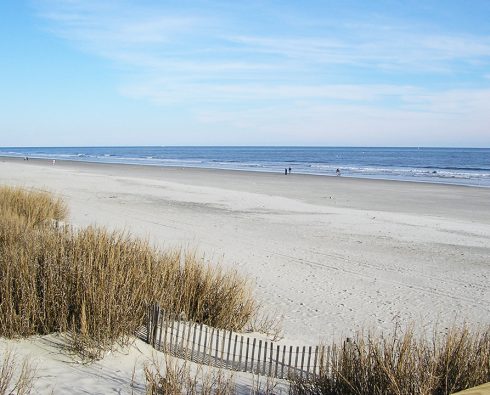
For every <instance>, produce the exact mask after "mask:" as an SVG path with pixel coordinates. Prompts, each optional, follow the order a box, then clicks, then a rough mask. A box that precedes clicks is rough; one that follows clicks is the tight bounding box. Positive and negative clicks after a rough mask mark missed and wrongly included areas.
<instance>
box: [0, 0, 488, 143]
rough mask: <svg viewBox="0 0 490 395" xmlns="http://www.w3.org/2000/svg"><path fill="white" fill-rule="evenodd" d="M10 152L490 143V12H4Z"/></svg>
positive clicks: (240, 8)
mask: <svg viewBox="0 0 490 395" xmlns="http://www.w3.org/2000/svg"><path fill="white" fill-rule="evenodd" d="M0 17H1V24H0V51H1V55H0V108H1V117H0V136H1V140H0V145H1V146H77V145H354V146H467V147H468V146H470V147H471V146H473V147H489V146H490V126H489V125H490V2H489V1H487V0H472V1H463V0H460V1H452V0H444V1H442V0H441V1H410V0H405V1H401V0H400V1H395V0H393V1H365V0H358V1H353V0H352V1H349V0H344V1H327V0H324V1H303V2H298V1H265V0H264V1H246V2H235V1H211V0H207V1H206V0H203V1H185V0H184V1H149V0H143V1H93V0H65V1H62V0H34V1H25V2H23V1H14V0H5V1H2V2H0Z"/></svg>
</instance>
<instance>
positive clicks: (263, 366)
mask: <svg viewBox="0 0 490 395" xmlns="http://www.w3.org/2000/svg"><path fill="white" fill-rule="evenodd" d="M268 349H269V347H268V344H267V342H265V343H264V358H263V361H262V374H264V375H265V367H266V363H267V351H268Z"/></svg>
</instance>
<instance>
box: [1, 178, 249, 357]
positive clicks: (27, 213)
mask: <svg viewBox="0 0 490 395" xmlns="http://www.w3.org/2000/svg"><path fill="white" fill-rule="evenodd" d="M66 215H67V209H66V206H65V204H64V203H63V202H62V201H61V200H60V199H56V198H54V197H52V196H51V195H49V194H47V193H45V192H35V191H26V190H22V189H18V188H8V187H3V188H0V248H1V254H0V336H3V337H8V338H13V337H19V336H30V335H34V334H48V333H52V332H67V333H69V334H70V335H71V337H72V340H73V345H74V346H75V347H76V349H77V350H78V351H79V352H81V353H82V354H83V353H86V354H87V355H88V356H93V357H96V356H98V355H99V354H100V353H101V352H102V351H103V350H104V349H106V348H107V347H111V346H112V345H113V344H114V343H115V342H122V343H123V344H124V343H125V342H126V341H127V340H128V339H129V338H130V337H131V336H132V335H133V334H134V333H135V331H136V329H137V328H138V327H139V326H141V325H143V324H144V320H145V314H146V312H147V307H148V305H149V304H150V303H159V304H160V306H161V307H162V308H164V309H167V310H170V311H172V312H173V313H176V314H185V316H186V317H187V318H189V319H192V320H194V321H197V322H203V323H205V324H208V325H212V326H215V327H219V328H225V329H232V330H240V329H242V328H243V327H244V326H245V325H246V324H247V323H248V322H249V321H250V319H251V317H252V316H253V315H254V313H255V311H256V303H255V301H254V299H253V297H252V295H251V292H250V287H249V284H248V282H247V281H246V280H245V279H243V278H242V277H240V276H239V275H238V274H237V273H235V272H233V271H223V270H222V269H220V268H218V267H216V266H211V265H208V264H206V263H205V262H204V261H203V260H201V259H199V258H198V257H196V256H195V255H194V254H189V253H187V254H185V253H183V252H181V251H160V250H157V249H155V248H153V247H152V246H150V245H149V244H148V243H147V242H146V241H143V240H140V239H137V238H134V237H131V236H130V235H128V234H126V233H123V232H109V231H107V230H105V229H103V228H98V227H88V228H84V229H75V228H73V227H72V226H70V225H67V224H64V223H63V224H62V223H60V221H65V220H66Z"/></svg>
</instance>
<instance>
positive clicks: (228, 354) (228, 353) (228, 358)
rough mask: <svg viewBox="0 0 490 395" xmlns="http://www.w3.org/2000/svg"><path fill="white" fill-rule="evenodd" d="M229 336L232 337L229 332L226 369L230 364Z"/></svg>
mask: <svg viewBox="0 0 490 395" xmlns="http://www.w3.org/2000/svg"><path fill="white" fill-rule="evenodd" d="M231 336H232V333H231V331H229V335H228V351H227V352H226V367H228V365H229V363H230V349H231ZM235 344H236V343H235ZM231 366H233V363H232V364H231Z"/></svg>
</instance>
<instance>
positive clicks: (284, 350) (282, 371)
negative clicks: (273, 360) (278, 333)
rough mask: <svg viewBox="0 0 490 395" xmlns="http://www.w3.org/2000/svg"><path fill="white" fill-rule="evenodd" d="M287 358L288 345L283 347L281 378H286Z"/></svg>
mask: <svg viewBox="0 0 490 395" xmlns="http://www.w3.org/2000/svg"><path fill="white" fill-rule="evenodd" d="M285 359H286V346H283V347H282V360H281V379H283V378H284V364H285Z"/></svg>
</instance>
